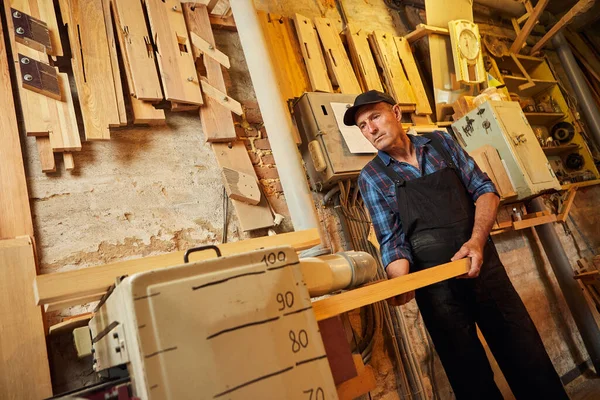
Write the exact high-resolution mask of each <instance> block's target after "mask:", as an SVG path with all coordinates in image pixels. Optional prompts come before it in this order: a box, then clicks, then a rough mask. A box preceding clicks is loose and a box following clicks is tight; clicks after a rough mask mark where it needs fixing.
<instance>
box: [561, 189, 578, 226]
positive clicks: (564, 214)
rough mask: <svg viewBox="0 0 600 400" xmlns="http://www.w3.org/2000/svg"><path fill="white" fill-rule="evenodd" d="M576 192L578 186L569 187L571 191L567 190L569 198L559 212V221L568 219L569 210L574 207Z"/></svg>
mask: <svg viewBox="0 0 600 400" xmlns="http://www.w3.org/2000/svg"><path fill="white" fill-rule="evenodd" d="M576 194H577V188H576V187H575V188H572V189H569V191H568V192H567V199H566V200H565V202H564V203H563V205H562V207H561V208H560V212H559V213H558V217H557V218H556V220H557V221H558V222H564V221H566V220H567V217H568V216H569V211H571V207H573V202H574V201H575V195H576Z"/></svg>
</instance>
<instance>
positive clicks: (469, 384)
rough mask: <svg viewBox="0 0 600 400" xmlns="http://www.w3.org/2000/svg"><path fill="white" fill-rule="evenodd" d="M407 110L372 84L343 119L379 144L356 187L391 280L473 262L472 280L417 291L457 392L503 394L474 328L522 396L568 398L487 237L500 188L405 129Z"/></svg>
mask: <svg viewBox="0 0 600 400" xmlns="http://www.w3.org/2000/svg"><path fill="white" fill-rule="evenodd" d="M401 116H402V112H401V110H400V107H399V106H398V105H397V104H396V102H395V101H394V99H392V98H391V97H390V96H388V95H386V94H384V93H381V92H377V91H374V90H372V91H369V92H365V93H363V94H361V95H359V96H358V97H357V98H356V100H355V103H354V105H353V106H352V107H350V108H348V110H347V111H346V113H345V115H344V123H345V124H346V125H349V126H350V125H357V126H358V127H359V128H360V130H361V132H362V134H363V135H364V136H365V137H366V138H367V139H368V140H369V141H370V142H371V143H372V144H373V146H375V148H376V149H377V150H378V155H377V156H376V157H375V158H374V159H373V160H372V161H371V162H369V163H368V164H367V165H366V166H365V167H364V168H363V170H362V171H361V174H360V177H359V179H358V184H359V186H360V191H361V193H362V196H363V199H364V201H365V204H366V205H367V208H368V210H369V213H370V214H371V218H372V220H373V226H374V228H375V232H376V234H377V239H378V240H379V243H380V245H381V256H382V260H383V264H384V266H385V268H386V272H387V275H388V278H395V277H399V276H402V275H406V274H408V273H409V272H410V271H419V270H422V269H425V268H430V267H433V266H435V265H439V264H443V263H447V262H449V261H450V260H457V259H460V258H464V257H470V258H471V269H470V271H469V272H468V273H467V274H466V275H465V276H463V277H461V278H458V279H451V280H448V281H444V282H440V283H437V284H434V285H431V286H428V287H425V288H422V289H419V290H417V291H416V300H417V305H418V306H419V309H420V311H421V315H422V317H423V321H424V322H425V326H426V327H427V330H428V331H429V334H430V335H431V338H432V340H433V343H434V345H435V348H436V350H437V353H438V354H439V356H440V359H441V361H442V364H443V366H444V369H445V371H446V375H447V376H448V379H449V380H450V384H451V385H452V389H453V390H454V393H455V394H456V397H457V398H458V399H481V400H491V399H502V395H501V393H500V391H499V389H498V387H497V386H496V384H495V383H494V376H493V372H492V369H491V367H490V365H489V363H488V360H487V357H486V354H485V351H484V349H483V346H482V345H481V342H480V341H479V339H478V337H477V331H476V324H477V326H479V328H480V330H481V332H482V333H483V335H484V336H485V339H486V341H487V343H488V344H489V347H490V349H491V350H492V352H493V353H494V357H495V358H496V360H497V361H498V364H499V365H500V367H501V368H502V371H503V373H504V375H505V377H506V379H507V381H508V383H509V385H510V387H511V389H512V392H513V394H514V395H515V396H516V397H517V398H518V399H568V396H567V395H566V393H565V391H564V388H563V386H562V384H561V382H560V379H559V377H558V375H557V374H556V371H555V370H554V367H553V365H552V362H551V361H550V358H549V357H548V354H547V353H546V350H545V349H544V345H543V343H542V341H541V339H540V336H539V334H538V332H537V330H536V328H535V326H534V324H533V322H532V321H531V318H530V317H529V314H528V313H527V310H526V309H525V307H524V305H523V302H522V301H521V299H520V298H519V295H518V294H517V292H516V291H515V289H514V288H513V286H512V284H511V282H510V280H509V279H508V276H507V275H506V271H505V270H504V266H503V265H502V263H501V262H500V259H499V257H498V253H497V252H496V248H495V247H494V244H493V242H492V241H491V238H490V236H489V233H490V230H491V228H492V225H493V223H494V220H495V218H496V209H497V207H498V203H499V198H498V195H497V193H496V189H495V187H494V184H493V183H492V182H491V180H490V179H489V178H488V177H487V175H485V174H484V173H483V172H482V171H481V170H480V169H479V168H478V167H477V165H476V164H475V162H474V161H473V159H472V158H471V157H470V156H469V155H468V154H467V153H466V152H465V151H464V150H463V149H462V148H461V147H460V146H458V144H457V143H456V142H455V141H454V140H452V138H451V137H450V136H449V135H447V134H445V133H442V132H440V131H436V132H433V133H431V134H427V135H423V136H413V135H407V134H406V132H405V131H404V129H403V128H402V124H401V123H400V121H401ZM414 297H415V293H406V294H404V295H401V296H398V297H397V298H395V299H393V300H392V303H393V304H395V305H401V304H404V303H406V302H408V301H410V300H412V298H414Z"/></svg>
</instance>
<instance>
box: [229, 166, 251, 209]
mask: <svg viewBox="0 0 600 400" xmlns="http://www.w3.org/2000/svg"><path fill="white" fill-rule="evenodd" d="M223 179H224V180H225V189H226V190H227V194H228V195H229V198H230V199H234V200H238V201H241V202H244V203H248V204H251V205H253V206H255V205H257V204H258V203H260V189H259V187H258V185H259V183H258V182H257V180H256V178H254V177H253V176H251V175H248V174H245V173H243V172H240V171H236V170H233V169H231V168H227V167H225V168H223Z"/></svg>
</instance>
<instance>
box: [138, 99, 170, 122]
mask: <svg viewBox="0 0 600 400" xmlns="http://www.w3.org/2000/svg"><path fill="white" fill-rule="evenodd" d="M130 100H131V109H132V110H133V124H134V125H164V124H166V120H165V112H164V111H163V110H159V109H157V108H154V106H153V105H152V103H149V102H147V101H143V100H139V99H136V98H135V97H131V98H130Z"/></svg>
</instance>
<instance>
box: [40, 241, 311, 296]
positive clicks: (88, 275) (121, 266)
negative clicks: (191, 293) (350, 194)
mask: <svg viewBox="0 0 600 400" xmlns="http://www.w3.org/2000/svg"><path fill="white" fill-rule="evenodd" d="M319 243H321V240H320V239H319V231H318V230H317V229H309V230H305V231H299V232H291V233H282V234H279V235H275V236H263V237H258V238H253V239H247V240H242V241H239V242H232V243H225V244H220V245H218V246H217V247H219V249H220V250H221V253H222V255H223V256H228V255H233V254H240V253H244V252H248V251H252V250H256V249H260V248H263V247H276V246H291V247H293V248H294V249H295V250H296V251H301V250H306V249H309V248H311V247H314V246H316V245H318V244H319ZM184 253H185V252H184V251H177V252H174V253H168V254H161V255H158V256H152V257H143V258H138V259H135V260H127V261H120V262H116V263H111V264H106V265H101V266H96V267H89V268H83V269H78V270H74V271H68V272H57V273H52V274H45V275H39V276H37V277H36V279H35V282H34V292H35V299H36V301H37V304H40V305H42V304H50V303H57V302H66V301H68V300H75V299H77V298H80V299H82V300H85V302H89V301H94V300H99V299H100V295H101V294H102V293H104V292H106V290H107V289H108V288H109V287H110V286H111V285H112V284H114V283H115V278H117V277H119V276H123V275H132V274H135V273H137V272H144V271H150V270H154V269H158V268H165V267H171V266H174V265H180V264H183V255H184ZM214 257H215V252H214V251H210V250H209V251H204V252H198V253H193V254H192V255H191V256H190V260H191V261H192V262H193V261H200V260H207V259H210V258H214ZM93 295H95V296H98V297H96V298H95V299H94V300H92V296H93ZM71 304H73V303H71Z"/></svg>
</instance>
